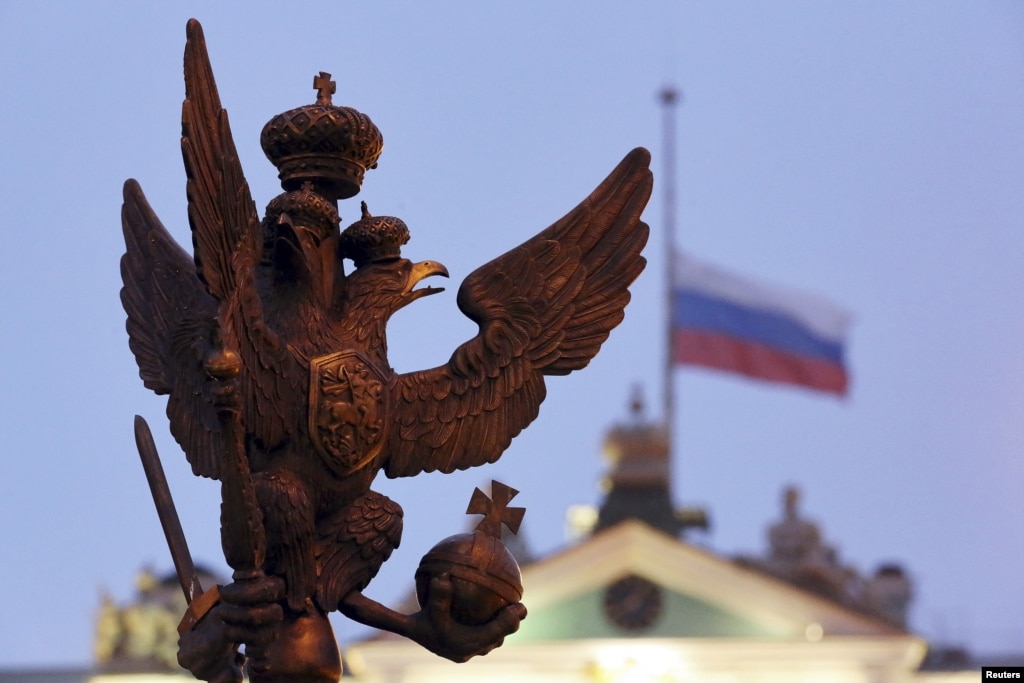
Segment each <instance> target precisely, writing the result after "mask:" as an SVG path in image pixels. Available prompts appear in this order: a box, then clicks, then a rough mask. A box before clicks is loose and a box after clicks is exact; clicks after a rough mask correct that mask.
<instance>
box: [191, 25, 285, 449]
mask: <svg viewBox="0 0 1024 683" xmlns="http://www.w3.org/2000/svg"><path fill="white" fill-rule="evenodd" d="M186 32H187V41H186V44H185V101H184V103H183V104H182V110H181V129H182V138H181V153H182V158H183V159H184V161H185V173H186V176H187V178H188V182H187V185H186V192H187V195H188V218H189V225H190V226H191V228H192V243H193V248H194V250H195V254H194V258H195V271H196V274H197V276H198V277H199V279H200V280H201V281H202V283H203V284H204V285H205V286H206V289H207V291H208V292H209V293H210V294H211V295H212V296H213V297H214V298H215V299H216V300H217V301H218V302H219V310H218V318H219V330H220V343H221V344H223V346H224V347H226V348H229V349H231V350H234V351H235V352H237V353H238V354H239V356H240V357H241V359H242V365H243V368H242V374H241V377H240V378H239V385H240V394H241V400H242V406H241V407H242V412H243V415H244V416H246V418H247V419H246V420H245V422H246V424H247V427H248V428H249V429H250V430H251V431H252V432H253V433H255V435H256V436H257V438H259V439H260V440H261V441H262V442H263V443H264V444H265V445H267V446H268V447H270V446H273V445H275V444H277V443H279V442H280V441H281V439H282V438H283V437H284V435H285V434H286V433H287V431H288V428H289V425H293V424H295V416H294V415H291V414H285V413H284V412H282V411H283V410H284V409H285V407H287V408H288V409H291V410H294V409H296V407H300V406H301V404H302V395H303V394H302V392H303V391H304V384H303V380H302V375H301V369H300V368H298V367H296V362H295V359H294V357H293V356H292V355H291V354H290V353H289V352H288V349H287V348H286V347H285V345H284V344H283V343H282V342H281V340H280V339H279V338H278V337H277V335H276V334H275V333H274V331H273V330H271V329H269V327H268V326H267V325H266V322H265V319H264V316H263V309H262V304H261V301H260V297H259V294H258V291H257V283H256V277H255V269H256V267H257V264H258V263H259V260H260V254H261V251H262V247H263V237H262V231H261V227H260V221H259V215H258V214H257V212H256V205H255V204H254V203H253V200H252V196H251V195H250V192H249V185H248V183H247V182H246V180H245V177H244V175H243V173H242V166H241V163H240V162H239V159H238V153H237V151H236V149H235V144H234V140H233V138H232V136H231V127H230V125H229V123H228V115H227V112H226V111H225V110H224V108H223V107H221V103H220V96H219V95H218V93H217V85H216V83H215V82H214V79H213V69H212V67H211V66H210V58H209V55H208V54H207V50H206V40H205V38H204V36H203V30H202V27H201V26H200V25H199V22H197V21H196V20H195V19H192V20H190V21H189V22H188V26H187V29H186Z"/></svg>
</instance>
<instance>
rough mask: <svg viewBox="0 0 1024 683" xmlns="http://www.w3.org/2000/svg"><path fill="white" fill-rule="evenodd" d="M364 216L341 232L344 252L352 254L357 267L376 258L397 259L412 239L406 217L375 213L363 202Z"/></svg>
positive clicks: (344, 255)
mask: <svg viewBox="0 0 1024 683" xmlns="http://www.w3.org/2000/svg"><path fill="white" fill-rule="evenodd" d="M362 209H363V217H362V218H360V219H359V220H357V221H356V222H355V223H353V224H352V225H350V226H348V227H347V228H345V231H344V232H342V233H341V245H340V247H341V256H342V258H350V259H352V262H353V263H355V264H356V268H359V267H360V266H363V265H365V264H367V263H373V262H374V261H384V260H387V259H395V258H398V257H399V256H401V255H402V245H403V244H405V243H406V242H408V241H409V228H408V227H407V226H406V224H405V221H403V220H402V219H401V218H395V217H394V216H371V215H370V212H369V210H367V208H366V202H363V203H362Z"/></svg>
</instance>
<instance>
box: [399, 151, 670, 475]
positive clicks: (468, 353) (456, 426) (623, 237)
mask: <svg viewBox="0 0 1024 683" xmlns="http://www.w3.org/2000/svg"><path fill="white" fill-rule="evenodd" d="M649 164H650V153H648V152H647V150H645V149H642V148H637V149H634V150H633V151H632V152H630V153H629V154H628V155H626V158H625V159H623V160H622V162H621V163H619V165H618V166H617V167H616V168H615V170H614V171H612V173H611V174H610V175H609V176H608V178H606V179H605V181H604V182H602V183H601V184H600V185H599V186H598V187H597V189H595V190H594V191H593V192H592V193H591V194H590V196H589V197H587V198H586V199H585V200H583V202H582V203H580V204H579V206H577V207H576V208H575V209H573V210H572V211H571V212H569V213H568V214H567V215H566V216H565V217H563V218H562V219H561V220H559V221H558V222H556V223H554V224H553V225H552V226H550V227H549V228H547V229H546V230H544V231H543V232H541V233H540V234H538V235H536V236H535V237H533V238H532V239H530V240H527V241H526V242H524V243H523V244H521V245H520V246H518V247H516V248H515V249H513V250H511V251H509V252H508V253H506V254H504V255H502V256H500V257H498V258H496V259H495V260H493V261H491V262H490V263H488V264H486V265H484V266H482V267H481V268H478V269H477V270H476V271H474V272H473V273H472V274H470V275H469V277H467V278H466V280H465V281H464V282H463V283H462V286H461V287H460V288H459V294H458V305H459V308H460V309H461V310H462V312H463V313H465V314H466V315H467V316H468V317H469V318H471V319H472V320H473V321H475V322H476V323H477V324H478V325H479V326H480V332H479V334H478V335H477V336H476V337H475V338H473V339H471V340H470V341H468V342H466V343H465V344H463V345H462V346H460V347H459V348H458V349H457V350H456V351H455V353H454V354H453V355H452V358H451V360H449V362H448V364H447V365H445V366H442V367H439V368H435V369H433V370H426V371H422V372H415V373H410V374H405V375H400V376H399V377H398V378H397V380H396V386H395V388H394V392H393V396H394V398H393V401H394V404H395V405H394V408H395V412H394V415H395V419H394V421H393V427H392V431H391V433H390V436H389V441H388V445H387V461H386V462H385V463H384V471H385V472H386V474H387V475H388V476H389V477H401V476H412V475H415V474H417V473H419V472H422V471H433V470H440V471H442V472H451V471H453V470H456V469H465V468H467V467H473V466H476V465H482V464H484V463H488V462H494V461H495V460H497V459H498V457H499V456H500V455H501V454H502V452H503V451H504V450H505V449H506V448H507V447H508V445H509V443H510V442H511V440H512V438H513V437H514V436H515V435H516V434H518V433H519V432H520V431H522V430H523V429H524V428H525V427H526V426H527V425H528V424H530V422H532V421H533V420H534V419H535V418H536V417H537V413H538V411H539V409H540V404H541V402H542V401H543V400H544V396H545V392H546V390H545V386H544V375H565V374H568V373H570V372H572V371H573V370H579V369H580V368H583V367H585V366H586V365H587V364H588V363H589V362H590V359H591V358H593V357H594V356H595V355H596V354H597V352H598V351H599V350H600V348H601V345H602V344H603V343H604V341H605V340H606V339H607V338H608V334H609V333H610V332H611V330H612V329H613V328H614V327H615V326H616V325H618V324H619V322H621V320H622V318H623V315H624V313H623V309H624V308H625V306H626V304H627V303H629V289H628V287H629V285H630V284H631V283H632V282H633V281H634V280H635V279H636V278H637V277H638V276H639V275H640V273H641V272H642V271H643V269H644V265H645V264H646V261H645V259H644V258H643V256H641V255H640V252H641V250H642V249H643V247H644V245H645V244H646V243H647V236H648V233H649V230H648V227H647V225H646V224H645V223H643V222H642V221H641V220H640V215H641V213H643V210H644V207H645V206H646V205H647V200H648V199H649V198H650V195H651V187H652V183H653V179H652V176H651V172H650V170H649V168H648V166H649Z"/></svg>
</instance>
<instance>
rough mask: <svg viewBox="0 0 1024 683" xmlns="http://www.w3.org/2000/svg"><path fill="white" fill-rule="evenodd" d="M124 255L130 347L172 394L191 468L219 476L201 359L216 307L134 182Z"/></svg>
mask: <svg viewBox="0 0 1024 683" xmlns="http://www.w3.org/2000/svg"><path fill="white" fill-rule="evenodd" d="M121 225H122V229H123V231H124V241H125V247H126V252H125V254H124V256H122V257H121V279H122V281H123V283H124V287H123V288H122V289H121V303H122V305H123V306H124V310H125V312H126V313H127V314H128V321H127V323H126V327H127V330H128V340H129V346H130V347H131V350H132V353H133V354H135V360H136V361H137V362H138V365H139V375H140V376H141V377H142V380H143V382H144V383H145V385H146V387H147V388H149V389H152V390H153V391H155V392H156V393H157V394H168V395H169V396H168V400H167V417H168V419H169V420H170V426H171V433H172V434H173V435H174V438H175V439H176V440H177V441H178V443H179V444H180V445H181V447H182V449H184V451H185V455H186V457H187V458H188V461H189V463H190V464H191V465H192V470H193V471H194V472H195V473H196V474H198V475H201V476H204V477H212V478H214V479H216V478H219V476H220V455H219V454H220V452H221V449H222V446H221V440H220V438H219V432H220V426H219V423H218V421H217V414H216V411H214V409H213V404H212V403H211V402H210V401H209V400H208V399H209V397H207V396H204V393H205V392H206V390H207V386H206V382H205V381H204V378H205V376H206V373H205V371H204V369H203V359H204V358H205V356H206V354H207V352H208V350H209V344H210V341H211V337H212V335H213V334H214V331H215V329H216V326H217V302H216V301H215V300H214V299H213V297H211V296H210V295H209V294H207V292H206V290H205V288H204V287H203V284H202V282H200V280H199V278H198V276H197V275H196V269H195V265H194V263H193V261H192V258H191V257H190V256H189V255H188V254H187V253H186V252H185V250H184V249H182V248H181V247H180V246H178V244H177V242H175V241H174V238H172V237H171V235H170V234H169V233H168V232H167V229H166V228H164V226H163V224H161V223H160V220H159V219H158V218H157V217H156V214H155V213H153V210H152V209H151V208H150V206H149V203H148V202H147V201H146V197H145V195H143V193H142V188H140V187H139V184H138V183H137V182H135V181H134V180H129V181H128V182H126V183H125V185H124V205H123V207H122V209H121Z"/></svg>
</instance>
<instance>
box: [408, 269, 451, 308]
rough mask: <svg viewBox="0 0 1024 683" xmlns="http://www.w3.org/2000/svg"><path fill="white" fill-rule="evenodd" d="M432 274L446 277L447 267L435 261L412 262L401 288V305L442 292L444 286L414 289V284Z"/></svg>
mask: <svg viewBox="0 0 1024 683" xmlns="http://www.w3.org/2000/svg"><path fill="white" fill-rule="evenodd" d="M434 275H441V276H443V277H448V269H447V268H445V267H444V265H443V264H441V263H438V262H437V261H420V262H419V263H414V264H412V268H411V269H410V270H409V278H408V279H407V280H406V282H405V289H403V290H402V299H403V303H402V305H403V306H406V305H408V304H410V303H412V302H413V301H416V300H417V299H422V298H423V297H425V296H430V295H431V294H437V293H438V292H443V291H444V287H423V288H422V289H415V287H416V285H418V284H419V283H420V282H421V281H422V280H424V279H426V278H428V277H432V276H434Z"/></svg>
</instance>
